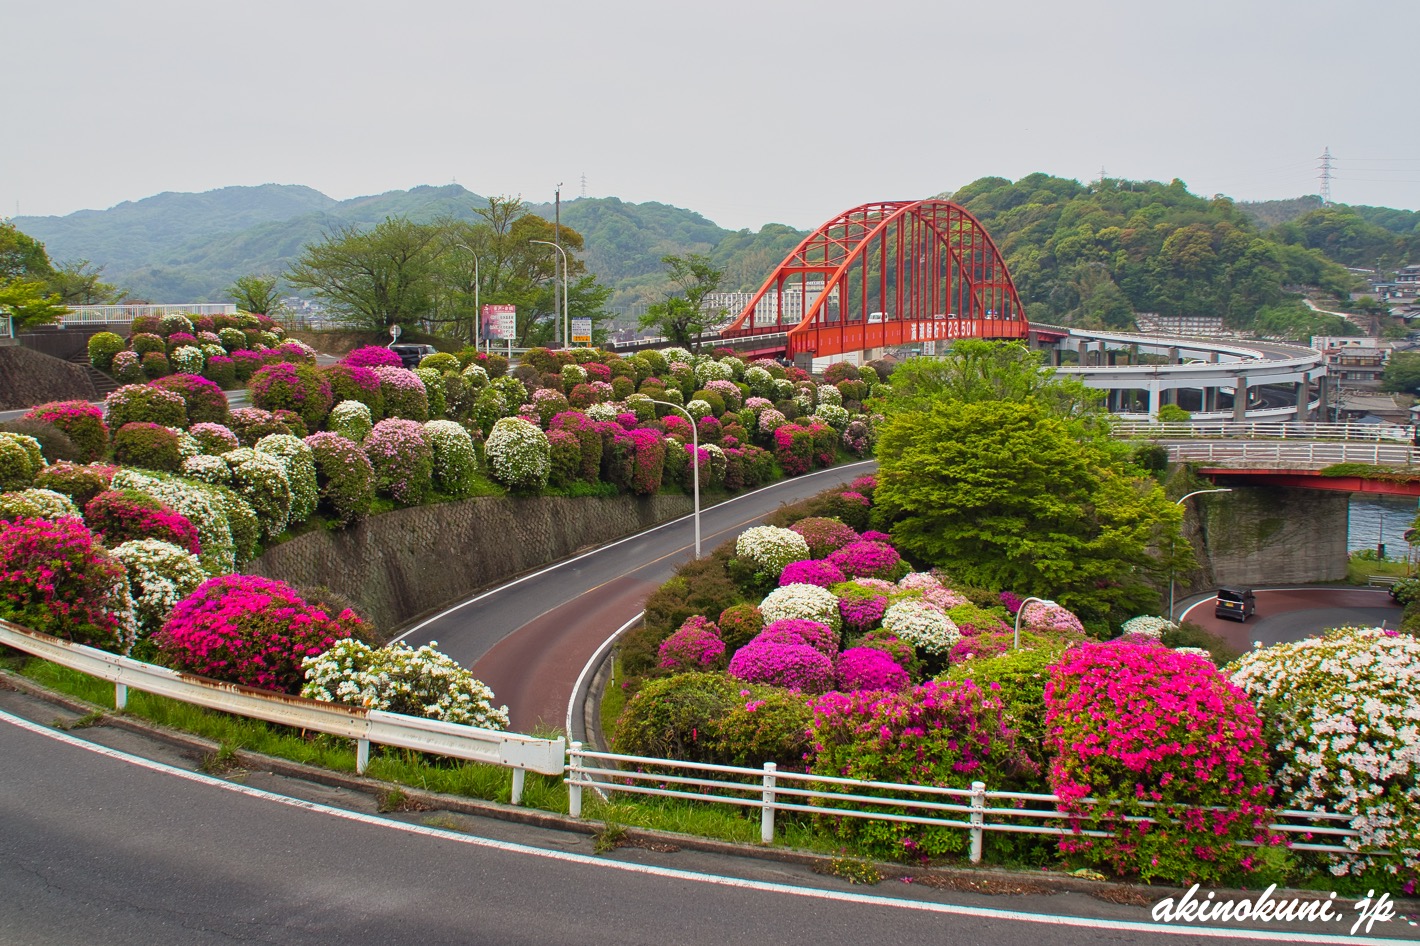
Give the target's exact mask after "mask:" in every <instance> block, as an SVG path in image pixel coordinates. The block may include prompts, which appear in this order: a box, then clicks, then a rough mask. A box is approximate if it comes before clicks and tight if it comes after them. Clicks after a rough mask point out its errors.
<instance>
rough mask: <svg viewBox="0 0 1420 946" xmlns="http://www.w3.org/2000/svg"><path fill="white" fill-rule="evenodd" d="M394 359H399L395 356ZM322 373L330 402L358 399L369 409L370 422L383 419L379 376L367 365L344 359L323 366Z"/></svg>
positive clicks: (383, 401) (382, 401) (383, 408)
mask: <svg viewBox="0 0 1420 946" xmlns="http://www.w3.org/2000/svg"><path fill="white" fill-rule="evenodd" d="M357 350H358V349H357ZM381 350H383V349H381ZM352 354H353V352H352ZM395 361H396V362H398V361H399V359H398V358H395ZM322 373H323V374H324V375H325V379H326V381H327V382H328V383H329V384H330V396H331V401H332V402H334V403H336V404H339V403H340V402H341V401H359V402H360V403H361V404H364V405H365V406H366V407H368V408H369V409H370V418H371V420H372V422H373V421H377V420H383V419H384V416H385V396H384V393H383V392H382V389H381V388H380V376H379V375H377V374H375V372H374V371H372V370H370V368H369V367H367V366H365V365H358V364H351V363H350V361H349V360H346V361H343V362H341V363H340V364H338V365H330V366H328V367H326V368H323V369H322Z"/></svg>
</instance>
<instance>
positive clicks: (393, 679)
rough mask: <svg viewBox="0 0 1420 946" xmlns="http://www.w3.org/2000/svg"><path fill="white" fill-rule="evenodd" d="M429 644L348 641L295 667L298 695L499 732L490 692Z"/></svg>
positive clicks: (502, 715)
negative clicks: (299, 671)
mask: <svg viewBox="0 0 1420 946" xmlns="http://www.w3.org/2000/svg"><path fill="white" fill-rule="evenodd" d="M437 643H438V642H437V641H431V642H430V643H428V644H425V645H424V646H423V647H420V648H419V649H418V650H414V649H413V648H411V647H410V646H409V645H408V644H404V643H398V644H391V645H390V646H389V647H382V648H374V647H371V646H370V645H369V644H366V643H364V642H363V641H358V640H355V639H353V638H348V639H346V640H342V641H338V642H337V643H336V644H335V645H334V646H333V647H331V648H330V649H329V650H327V651H325V652H324V653H322V654H318V655H316V656H314V657H306V658H305V659H304V660H302V661H301V666H302V667H303V668H304V670H305V674H306V683H305V685H304V686H303V687H302V688H301V695H302V696H304V697H307V698H309V699H314V700H322V701H324V702H326V703H346V704H349V705H351V706H363V707H366V708H368V709H378V710H385V711H386V712H390V713H403V714H405V715H406V716H422V717H424V718H426V719H439V720H443V721H444V722H448V723H461V724H462V725H465V726H476V727H477V728H479V729H505V728H507V726H508V707H506V706H501V707H494V706H493V691H492V690H490V689H489V688H488V687H487V686H486V685H485V684H484V683H483V682H482V681H480V680H476V679H474V676H473V674H471V673H469V671H468V670H467V669H466V668H464V667H463V666H461V665H460V664H459V663H458V662H457V661H455V660H454V659H453V658H452V657H450V656H448V655H447V654H444V653H440V652H439V651H438V650H437V649H436V645H437Z"/></svg>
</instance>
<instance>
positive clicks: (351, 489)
mask: <svg viewBox="0 0 1420 946" xmlns="http://www.w3.org/2000/svg"><path fill="white" fill-rule="evenodd" d="M305 443H306V446H308V447H310V448H311V459H312V460H313V461H314V463H315V467H316V486H317V488H318V489H319V495H320V498H319V501H318V504H317V508H319V509H322V510H324V511H325V512H326V513H327V514H328V515H330V516H331V517H332V518H333V519H335V521H336V522H338V523H340V524H342V525H344V524H348V523H350V522H353V521H355V520H356V519H358V518H360V517H361V516H364V515H365V514H366V513H368V512H369V511H370V506H371V504H372V503H373V502H374V499H375V469H374V467H373V466H372V465H371V464H370V458H369V457H368V456H366V455H365V452H364V451H363V450H361V449H360V446H359V445H358V444H356V443H354V442H353V441H351V440H348V439H346V438H345V437H342V436H340V435H339V434H334V433H330V432H328V431H322V432H321V433H317V434H311V435H310V436H309V437H307V438H306V440H305Z"/></svg>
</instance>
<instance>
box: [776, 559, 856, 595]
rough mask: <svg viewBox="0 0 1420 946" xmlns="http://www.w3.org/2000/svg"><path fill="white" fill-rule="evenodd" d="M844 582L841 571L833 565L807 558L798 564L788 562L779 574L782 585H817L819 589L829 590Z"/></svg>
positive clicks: (821, 560)
mask: <svg viewBox="0 0 1420 946" xmlns="http://www.w3.org/2000/svg"><path fill="white" fill-rule="evenodd" d="M843 580H844V575H843V571H842V570H841V569H840V568H839V567H838V566H837V565H835V564H833V563H832V562H829V561H825V560H823V559H816V558H807V559H804V560H802V561H798V562H790V563H789V564H788V565H785V566H784V570H783V571H782V572H780V573H779V584H780V585H781V586H783V585H798V584H804V585H818V586H819V587H820V588H831V587H833V586H834V585H836V584H838V583H839V582H841V581H843Z"/></svg>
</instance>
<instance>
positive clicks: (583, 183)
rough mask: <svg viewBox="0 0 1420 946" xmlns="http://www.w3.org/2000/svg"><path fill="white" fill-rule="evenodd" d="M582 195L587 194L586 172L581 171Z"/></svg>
mask: <svg viewBox="0 0 1420 946" xmlns="http://www.w3.org/2000/svg"><path fill="white" fill-rule="evenodd" d="M582 196H583V197H586V196H587V172H586V171H583V172H582Z"/></svg>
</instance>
